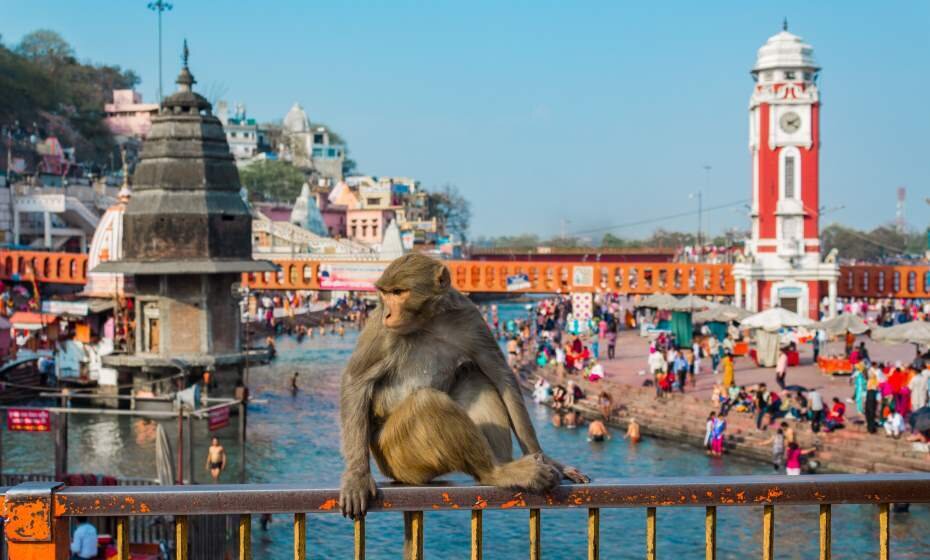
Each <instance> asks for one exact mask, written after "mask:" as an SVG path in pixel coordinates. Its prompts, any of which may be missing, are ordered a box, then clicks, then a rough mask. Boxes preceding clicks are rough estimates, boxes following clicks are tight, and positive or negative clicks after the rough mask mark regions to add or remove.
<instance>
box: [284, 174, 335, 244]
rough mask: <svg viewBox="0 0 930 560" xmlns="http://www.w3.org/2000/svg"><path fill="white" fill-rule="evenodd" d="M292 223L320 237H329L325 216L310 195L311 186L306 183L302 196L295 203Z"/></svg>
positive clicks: (301, 191)
mask: <svg viewBox="0 0 930 560" xmlns="http://www.w3.org/2000/svg"><path fill="white" fill-rule="evenodd" d="M291 223H292V224H294V225H296V226H300V227H302V228H304V229H306V230H309V231H311V232H313V233H315V234H317V235H319V236H320V237H327V236H328V234H329V232H328V231H327V230H326V224H325V223H324V222H323V215H322V214H320V209H319V208H318V207H317V205H316V199H315V198H314V197H313V195H312V194H310V185H309V184H308V183H304V186H303V187H302V188H301V190H300V196H298V197H297V200H295V201H294V209H293V210H291Z"/></svg>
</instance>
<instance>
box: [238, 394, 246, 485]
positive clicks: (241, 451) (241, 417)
mask: <svg viewBox="0 0 930 560" xmlns="http://www.w3.org/2000/svg"><path fill="white" fill-rule="evenodd" d="M245 415H246V406H245V401H242V402H240V403H239V483H240V484H245V426H246V423H245Z"/></svg>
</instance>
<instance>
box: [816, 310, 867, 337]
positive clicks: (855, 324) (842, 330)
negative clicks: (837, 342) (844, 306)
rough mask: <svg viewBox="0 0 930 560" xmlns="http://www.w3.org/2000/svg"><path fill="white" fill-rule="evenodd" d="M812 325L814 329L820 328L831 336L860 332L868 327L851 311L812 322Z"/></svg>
mask: <svg viewBox="0 0 930 560" xmlns="http://www.w3.org/2000/svg"><path fill="white" fill-rule="evenodd" d="M813 327H814V328H815V329H821V330H823V331H825V332H826V333H827V334H828V335H831V336H832V335H838V334H846V333H847V332H851V333H853V334H862V333H864V332H865V331H867V330H869V328H870V327H869V326H868V325H867V324H865V321H863V320H862V319H861V318H859V316H858V315H854V314H852V313H844V314H843V315H837V316H836V317H834V318H832V319H827V320H826V321H820V322H819V323H814V325H813Z"/></svg>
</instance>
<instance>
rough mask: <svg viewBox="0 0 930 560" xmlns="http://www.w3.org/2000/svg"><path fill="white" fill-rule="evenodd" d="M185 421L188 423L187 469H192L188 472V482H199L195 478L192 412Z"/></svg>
mask: <svg viewBox="0 0 930 560" xmlns="http://www.w3.org/2000/svg"><path fill="white" fill-rule="evenodd" d="M185 423H186V424H187V470H188V471H190V472H189V474H188V484H197V481H196V479H195V478H194V428H193V426H192V425H191V415H190V414H188V415H187V416H186V420H185Z"/></svg>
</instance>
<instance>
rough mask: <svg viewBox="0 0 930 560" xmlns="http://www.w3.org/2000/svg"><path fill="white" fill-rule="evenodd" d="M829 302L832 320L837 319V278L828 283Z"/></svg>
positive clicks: (829, 312)
mask: <svg viewBox="0 0 930 560" xmlns="http://www.w3.org/2000/svg"><path fill="white" fill-rule="evenodd" d="M827 301H828V305H829V311H828V314H829V315H830V318H831V319H832V318H833V317H836V278H833V279H832V280H830V281H829V282H827Z"/></svg>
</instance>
